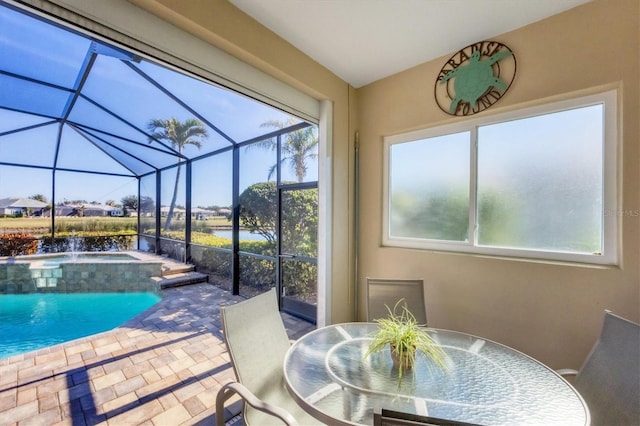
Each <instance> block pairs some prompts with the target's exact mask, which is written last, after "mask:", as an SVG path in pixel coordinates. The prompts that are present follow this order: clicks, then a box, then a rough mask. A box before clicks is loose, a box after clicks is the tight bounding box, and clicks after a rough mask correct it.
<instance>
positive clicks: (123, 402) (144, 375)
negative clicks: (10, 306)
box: [0, 284, 314, 426]
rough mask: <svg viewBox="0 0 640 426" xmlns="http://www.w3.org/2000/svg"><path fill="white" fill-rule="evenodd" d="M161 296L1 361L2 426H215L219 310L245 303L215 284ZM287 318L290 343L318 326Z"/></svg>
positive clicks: (221, 378)
mask: <svg viewBox="0 0 640 426" xmlns="http://www.w3.org/2000/svg"><path fill="white" fill-rule="evenodd" d="M162 295H163V299H162V301H161V302H159V303H158V304H156V305H155V306H153V307H152V308H150V309H149V310H147V311H145V312H144V313H142V314H140V315H138V316H137V317H136V318H134V319H132V320H131V321H129V322H127V323H126V324H124V325H123V326H121V327H118V328H116V329H114V330H111V331H108V332H104V333H100V334H96V335H94V336H90V337H86V338H83V339H78V340H74V341H72V342H68V343H64V344H61V345H56V346H52V347H49V348H45V349H41V350H38V351H34V352H29V353H27V354H22V355H17V356H14V357H11V358H6V359H2V360H0V425H20V426H22V425H73V426H79V425H96V424H103V425H141V424H144V425H154V426H160V425H162V426H169V425H170V426H173V425H193V424H209V425H213V424H215V397H216V394H217V392H218V389H219V388H220V387H221V386H222V385H223V384H224V383H226V382H228V381H231V380H234V374H233V370H232V368H231V364H230V363H229V357H228V354H227V351H226V346H225V344H224V339H223V337H222V333H221V324H220V315H219V309H218V308H219V306H224V305H228V304H232V303H236V302H237V301H240V300H243V298H242V297H240V296H233V295H231V294H230V293H229V292H227V291H224V290H222V289H220V288H219V287H216V286H214V285H210V284H197V285H191V286H186V287H178V288H172V289H167V290H163V291H162ZM283 320H284V323H285V327H286V328H287V331H288V332H289V336H290V338H292V339H295V338H297V337H299V336H301V335H302V334H304V333H306V332H308V331H310V330H312V329H313V328H314V326H313V325H311V324H309V323H307V322H304V321H300V320H297V319H295V318H293V317H291V316H289V315H286V314H283ZM228 411H229V412H227V413H226V414H227V417H231V416H233V415H234V414H236V413H237V412H238V411H239V404H238V403H237V402H236V403H235V404H231V409H230V410H228Z"/></svg>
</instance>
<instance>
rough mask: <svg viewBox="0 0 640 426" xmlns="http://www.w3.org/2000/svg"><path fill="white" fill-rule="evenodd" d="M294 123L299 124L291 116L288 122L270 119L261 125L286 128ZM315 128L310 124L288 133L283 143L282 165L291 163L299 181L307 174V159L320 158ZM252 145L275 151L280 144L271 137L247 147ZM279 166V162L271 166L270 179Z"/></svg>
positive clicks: (290, 166) (290, 165)
mask: <svg viewBox="0 0 640 426" xmlns="http://www.w3.org/2000/svg"><path fill="white" fill-rule="evenodd" d="M294 124H297V122H296V121H295V120H294V119H293V118H289V119H288V120H287V121H286V122H282V121H278V120H269V121H267V122H265V123H262V124H261V125H260V127H275V128H278V129H284V128H285V127H289V126H293V125H294ZM313 130H314V129H313V127H311V126H309V127H305V128H304V129H298V130H294V131H293V132H289V133H287V134H286V137H285V140H284V143H283V144H282V155H281V158H280V163H281V164H282V165H285V164H287V163H288V164H289V168H290V170H291V171H292V172H293V173H295V175H296V178H297V179H298V182H302V181H303V180H304V177H305V175H306V174H307V168H308V167H307V160H315V159H316V158H318V137H317V136H316V135H315V134H314V131H313ZM251 147H259V148H266V149H269V150H271V151H275V150H276V149H278V144H277V143H276V140H275V139H269V140H266V141H263V142H258V143H256V144H253V145H249V146H248V147H247V148H251ZM277 166H278V165H277V164H274V165H273V166H271V168H269V176H268V177H267V179H268V180H269V179H271V177H272V176H273V174H274V173H275V171H276V167H277Z"/></svg>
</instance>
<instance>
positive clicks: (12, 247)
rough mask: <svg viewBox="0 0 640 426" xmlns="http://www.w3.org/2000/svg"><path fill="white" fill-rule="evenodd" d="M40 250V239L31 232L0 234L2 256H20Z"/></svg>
mask: <svg viewBox="0 0 640 426" xmlns="http://www.w3.org/2000/svg"><path fill="white" fill-rule="evenodd" d="M37 252H38V239H37V238H35V237H34V236H33V235H31V234H26V233H12V234H2V235H0V256H20V255H25V254H35V253H37Z"/></svg>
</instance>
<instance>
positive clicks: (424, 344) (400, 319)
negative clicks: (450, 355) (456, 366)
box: [364, 299, 447, 385]
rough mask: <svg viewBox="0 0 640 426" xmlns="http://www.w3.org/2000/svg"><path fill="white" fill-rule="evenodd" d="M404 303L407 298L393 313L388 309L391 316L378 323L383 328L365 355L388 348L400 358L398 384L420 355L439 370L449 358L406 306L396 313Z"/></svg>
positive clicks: (375, 335)
mask: <svg viewBox="0 0 640 426" xmlns="http://www.w3.org/2000/svg"><path fill="white" fill-rule="evenodd" d="M403 301H404V299H400V300H399V301H398V302H397V303H396V305H395V306H394V308H393V311H392V310H391V309H389V307H388V306H386V308H387V311H388V312H389V316H388V317H387V318H379V319H376V320H375V322H376V323H378V325H379V326H380V327H379V329H378V330H377V331H376V333H375V334H374V336H373V340H372V341H371V343H370V344H369V349H368V350H367V352H366V353H365V355H364V356H365V358H366V357H368V356H369V355H371V354H372V353H374V352H377V351H380V350H382V349H385V348H387V347H389V348H390V350H391V352H392V353H393V354H394V355H395V356H396V357H397V359H398V385H400V382H401V381H402V375H403V372H404V371H406V370H410V369H411V368H412V367H413V365H414V364H415V361H416V357H417V356H418V355H420V356H423V357H425V359H426V360H427V361H430V362H431V363H433V364H435V365H436V366H438V367H441V368H444V369H446V368H447V365H446V363H445V360H446V358H447V355H446V354H445V353H444V351H443V350H442V348H441V347H440V345H439V344H438V343H437V342H436V341H435V340H433V338H432V337H431V336H429V334H427V332H426V331H425V330H424V328H423V327H421V326H420V325H418V323H417V321H416V318H415V317H414V316H413V314H412V313H411V312H410V311H409V309H407V307H406V305H404V303H403V306H402V312H401V313H400V314H397V313H396V311H397V309H398V305H399V304H400V303H402V302H403Z"/></svg>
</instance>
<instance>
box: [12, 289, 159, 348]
mask: <svg viewBox="0 0 640 426" xmlns="http://www.w3.org/2000/svg"><path fill="white" fill-rule="evenodd" d="M160 299H161V298H160V296H159V295H158V294H156V293H68V294H63V293H32V294H10V295H0V358H6V357H10V356H13V355H17V354H20V353H24V352H29V351H32V350H36V349H41V348H44V347H47V346H51V345H55V344H58V343H62V342H66V341H69V340H74V339H78V338H80V337H85V336H90V335H92V334H96V333H100V332H103V331H107V330H111V329H113V328H115V327H118V326H119V325H122V324H123V323H125V322H127V321H128V320H129V319H131V318H133V317H134V316H136V315H137V314H139V313H141V312H143V311H144V310H146V309H148V308H150V307H151V306H153V305H154V304H156V303H157V302H159V301H160Z"/></svg>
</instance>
